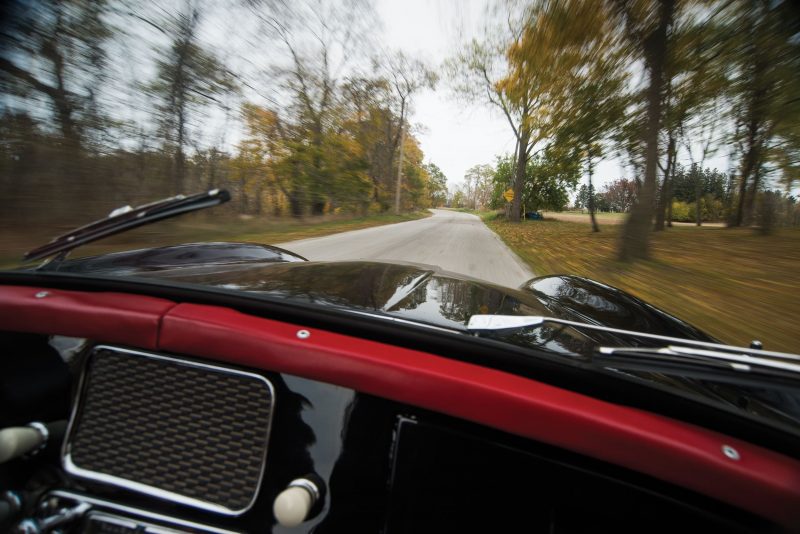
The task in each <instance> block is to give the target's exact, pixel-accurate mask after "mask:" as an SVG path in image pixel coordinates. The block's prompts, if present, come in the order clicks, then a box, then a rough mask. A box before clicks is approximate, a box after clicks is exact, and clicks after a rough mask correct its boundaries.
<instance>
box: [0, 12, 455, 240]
mask: <svg viewBox="0 0 800 534" xmlns="http://www.w3.org/2000/svg"><path fill="white" fill-rule="evenodd" d="M3 9H4V10H5V13H3V14H2V15H3V17H2V20H3V21H4V22H3V36H2V48H0V83H2V95H3V98H2V122H0V194H2V195H3V197H4V198H6V199H8V201H7V202H6V204H5V206H4V209H3V210H2V212H1V213H0V223H1V224H3V225H4V226H6V227H18V228H21V229H24V228H26V227H27V226H29V225H30V224H40V225H47V224H52V223H54V222H56V221H57V222H58V223H61V224H65V223H77V222H85V221H86V218H87V216H96V217H99V216H103V215H105V214H106V213H107V212H108V211H110V210H111V209H113V208H114V207H117V206H119V205H123V204H127V203H137V202H146V201H151V200H153V199H155V198H160V197H164V196H169V195H179V194H186V193H190V192H195V191H199V190H203V189H212V188H220V187H224V188H227V189H229V190H230V191H231V192H232V193H233V195H234V199H235V201H234V202H233V206H232V208H231V209H233V210H235V211H236V212H237V213H239V214H248V215H253V216H259V215H263V216H273V217H282V216H291V217H295V218H303V217H310V216H314V215H321V214H328V213H331V214H333V213H335V214H339V213H344V214H348V213H349V214H359V215H363V214H368V213H379V212H384V211H389V210H392V209H394V210H396V211H398V212H399V211H407V210H416V209H422V208H426V207H428V206H431V205H436V204H442V203H443V202H444V195H445V192H446V180H445V178H444V175H443V174H442V173H441V172H440V171H439V170H438V168H437V167H436V166H435V165H432V164H428V163H424V162H423V161H424V155H423V153H422V150H421V149H420V146H419V142H418V140H417V138H416V137H415V132H416V125H414V124H412V123H411V121H410V118H409V117H410V110H411V109H412V108H413V100H414V97H415V94H416V93H417V92H418V91H420V90H421V89H423V88H433V87H434V86H435V85H436V83H437V76H436V74H435V72H434V70H433V69H432V68H431V67H430V66H428V65H426V64H425V63H423V62H422V61H420V60H418V59H416V58H412V57H408V56H406V55H405V54H403V53H402V52H400V51H390V50H381V51H380V55H375V56H371V55H370V54H369V52H370V46H371V44H372V43H373V42H374V41H373V40H372V38H373V37H374V35H372V34H371V26H372V25H373V24H374V23H375V14H374V11H372V10H371V8H370V5H369V4H368V3H366V2H358V1H355V2H343V3H336V2H327V3H320V2H314V1H308V2H296V3H291V4H286V3H284V2H272V1H269V0H265V1H258V0H255V1H246V2H241V3H220V4H219V5H217V4H214V3H211V2H205V3H200V2H194V1H186V2H183V3H180V2H179V3H176V4H171V3H168V4H164V5H162V4H158V3H149V4H145V3H142V4H139V3H138V2H127V1H125V0H119V1H117V0H98V1H95V0H64V1H59V2H22V1H20V2H12V3H10V4H8V5H5V6H4V8H3ZM230 32H233V33H234V34H236V35H235V37H232V36H231V33H230ZM259 50H263V51H264V52H262V53H260V54H259V53H258V51H259ZM375 50H378V49H377V48H376V49H375ZM259 56H261V60H262V62H261V63H260V64H258V65H253V64H251V63H248V61H250V60H249V59H248V58H252V57H259ZM398 176H402V183H401V184H398V183H397V179H398Z"/></svg>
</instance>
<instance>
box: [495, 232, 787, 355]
mask: <svg viewBox="0 0 800 534" xmlns="http://www.w3.org/2000/svg"><path fill="white" fill-rule="evenodd" d="M484 220H485V222H486V224H487V225H488V226H489V227H490V228H491V229H492V230H494V231H495V232H497V234H498V235H499V236H500V237H501V238H502V239H503V241H505V242H506V244H507V245H508V246H509V247H510V248H511V249H512V250H514V252H516V253H517V254H518V255H519V256H520V257H521V258H522V259H523V260H525V261H526V262H527V263H528V264H529V265H530V266H531V268H532V269H533V270H534V272H535V273H536V274H537V276H543V275H547V274H557V273H563V274H576V275H580V276H586V277H589V278H592V279H595V280H598V281H600V282H604V283H606V284H609V285H613V286H616V287H619V288H621V289H624V290H625V291H628V292H630V293H632V294H634V295H636V296H638V297H640V298H642V299H644V300H646V301H647V302H649V303H651V304H653V305H655V306H658V307H660V308H662V309H664V310H666V311H667V312H669V313H672V314H673V315H675V316H677V317H680V318H681V319H684V320H686V321H688V322H690V323H692V324H693V325H695V326H697V327H699V328H701V329H703V330H705V331H706V332H708V333H709V334H711V335H713V336H715V337H717V338H718V339H720V340H722V341H724V342H727V343H733V344H739V345H746V344H748V343H749V342H750V341H751V340H753V339H759V340H761V341H762V342H763V343H764V348H766V349H768V350H778V351H787V352H794V353H800V230H798V229H785V230H781V231H779V232H776V233H775V234H774V235H771V236H760V235H756V234H755V233H754V232H753V231H752V230H750V229H727V228H704V229H697V228H693V227H680V228H672V229H670V230H668V231H666V232H659V233H657V234H653V239H652V241H651V245H652V259H650V260H648V261H642V262H638V263H634V264H625V263H621V262H618V261H616V259H615V252H616V246H617V242H618V239H619V232H620V229H621V227H620V226H606V227H603V228H602V231H601V232H600V233H599V234H594V233H592V232H591V230H590V228H588V227H587V225H585V224H581V223H574V222H565V221H555V220H545V221H531V222H525V223H522V224H513V223H508V222H505V221H500V220H493V218H492V217H491V216H487V217H485V218H484Z"/></svg>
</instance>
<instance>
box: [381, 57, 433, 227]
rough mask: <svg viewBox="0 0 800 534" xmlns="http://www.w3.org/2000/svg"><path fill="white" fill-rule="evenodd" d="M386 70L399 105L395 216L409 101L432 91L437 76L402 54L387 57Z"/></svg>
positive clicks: (421, 63) (426, 67)
mask: <svg viewBox="0 0 800 534" xmlns="http://www.w3.org/2000/svg"><path fill="white" fill-rule="evenodd" d="M387 68H388V79H389V83H390V84H391V86H392V88H393V89H394V91H395V94H396V96H397V100H398V102H399V104H400V109H399V112H398V118H399V121H398V126H399V132H398V135H399V141H398V142H397V145H398V150H399V154H398V162H397V183H396V185H395V197H394V212H395V215H397V214H399V213H400V190H401V184H402V168H403V145H404V139H405V137H404V136H405V134H406V133H407V131H408V129H407V128H406V126H405V122H406V120H407V116H408V111H409V108H410V106H411V99H412V97H413V96H414V94H415V93H417V92H418V91H419V90H421V89H424V88H429V89H433V88H434V87H435V86H436V82H437V80H438V76H437V74H436V73H435V72H433V71H432V70H431V69H429V68H428V66H427V65H426V64H425V63H424V62H422V61H420V60H419V59H414V58H409V57H408V56H406V55H405V54H404V53H403V52H397V53H395V54H394V55H393V56H391V57H389V58H388V61H387Z"/></svg>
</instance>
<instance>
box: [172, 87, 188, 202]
mask: <svg viewBox="0 0 800 534" xmlns="http://www.w3.org/2000/svg"><path fill="white" fill-rule="evenodd" d="M184 108H185V106H184V102H183V98H180V100H179V101H178V110H177V111H178V124H177V128H178V139H177V146H176V147H175V194H176V195H180V194H183V188H184V183H183V182H184V176H185V174H186V160H185V157H184V154H183V144H184V142H185V138H186V115H185V111H186V110H185V109H184Z"/></svg>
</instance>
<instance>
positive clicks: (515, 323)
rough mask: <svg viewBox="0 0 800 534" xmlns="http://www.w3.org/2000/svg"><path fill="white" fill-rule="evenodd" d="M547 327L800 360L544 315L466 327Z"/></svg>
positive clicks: (476, 320)
mask: <svg viewBox="0 0 800 534" xmlns="http://www.w3.org/2000/svg"><path fill="white" fill-rule="evenodd" d="M544 323H554V324H562V325H566V326H571V327H573V328H576V329H579V330H595V331H599V332H606V333H609V334H619V335H622V336H628V337H633V338H641V339H651V340H653V341H660V342H663V343H664V345H665V346H670V345H680V346H689V347H697V348H704V349H709V350H712V351H716V352H724V353H732V354H739V355H748V356H755V357H759V358H763V357H769V358H775V359H778V360H785V361H788V362H794V363H797V364H800V356H798V355H797V354H789V353H786V352H774V351H767V350H761V349H753V348H746V347H737V346H735V345H724V344H722V343H711V342H708V341H697V340H694V339H684V338H680V337H671V336H662V335H659V334H651V333H649V332H637V331H635V330H623V329H621V328H612V327H610V326H603V325H597V324H591V323H581V322H579V321H569V320H567V319H559V318H557V317H545V316H541V315H473V316H472V317H470V318H469V322H468V323H467V330H471V331H474V332H481V331H495V330H519V329H522V328H528V327H533V326H541V325H542V324H544Z"/></svg>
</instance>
